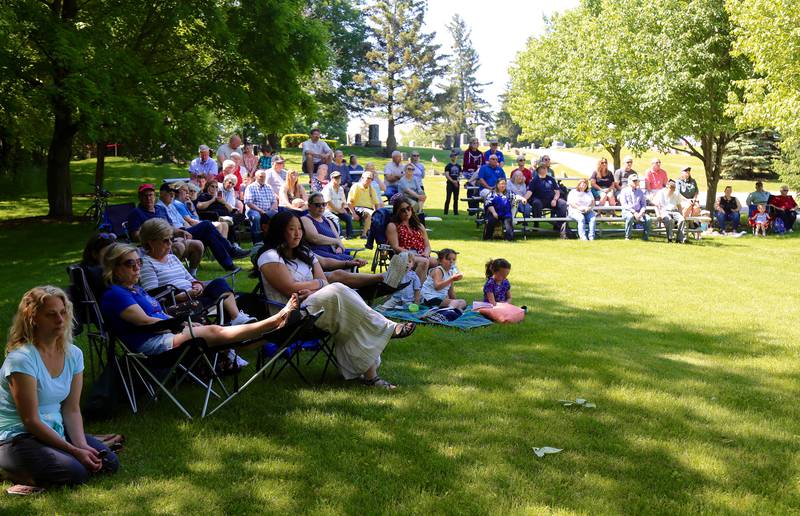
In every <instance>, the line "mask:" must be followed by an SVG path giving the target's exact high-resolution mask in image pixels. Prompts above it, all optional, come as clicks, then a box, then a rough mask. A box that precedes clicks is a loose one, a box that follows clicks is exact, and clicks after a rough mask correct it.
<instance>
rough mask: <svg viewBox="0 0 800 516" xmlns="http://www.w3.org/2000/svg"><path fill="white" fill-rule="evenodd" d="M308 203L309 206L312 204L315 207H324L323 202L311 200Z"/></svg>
mask: <svg viewBox="0 0 800 516" xmlns="http://www.w3.org/2000/svg"><path fill="white" fill-rule="evenodd" d="M310 204H311V206H313V207H315V208H324V207H325V203H324V202H312V203H310Z"/></svg>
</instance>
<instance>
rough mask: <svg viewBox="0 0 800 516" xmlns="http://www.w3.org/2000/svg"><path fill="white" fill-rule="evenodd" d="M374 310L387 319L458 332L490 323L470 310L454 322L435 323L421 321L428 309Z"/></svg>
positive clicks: (425, 320)
mask: <svg viewBox="0 0 800 516" xmlns="http://www.w3.org/2000/svg"><path fill="white" fill-rule="evenodd" d="M375 310H377V311H378V312H380V313H382V314H383V315H384V317H387V318H388V319H399V320H401V321H411V322H415V323H417V324H441V325H442V326H449V327H450V328H458V329H460V330H471V329H473V328H480V327H481V326H489V325H490V324H492V321H490V320H489V319H487V318H486V317H484V316H482V315H481V314H479V313H478V312H473V311H472V310H469V311H466V312H464V314H463V315H462V316H461V317H459V318H458V319H456V320H455V321H447V322H441V323H435V322H433V321H430V320H427V319H423V318H422V316H423V315H425V314H426V313H427V312H428V310H430V308H420V310H419V312H416V313H411V312H409V311H408V310H394V309H392V310H387V309H385V308H383V307H380V306H379V307H376V308H375Z"/></svg>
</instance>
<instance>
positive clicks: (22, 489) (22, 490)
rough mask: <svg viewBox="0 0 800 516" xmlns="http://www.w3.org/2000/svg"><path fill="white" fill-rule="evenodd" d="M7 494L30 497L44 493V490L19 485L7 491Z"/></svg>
mask: <svg viewBox="0 0 800 516" xmlns="http://www.w3.org/2000/svg"><path fill="white" fill-rule="evenodd" d="M6 493H8V494H10V495H19V496H29V495H36V494H41V493H44V488H43V487H35V486H24V485H22V484H17V485H13V486H11V487H9V488H8V489H6Z"/></svg>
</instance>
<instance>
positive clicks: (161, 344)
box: [100, 244, 299, 355]
mask: <svg viewBox="0 0 800 516" xmlns="http://www.w3.org/2000/svg"><path fill="white" fill-rule="evenodd" d="M141 269H142V259H141V258H139V253H138V251H137V250H136V248H135V247H133V246H132V245H128V244H112V245H110V246H108V247H107V248H106V250H105V252H104V253H103V279H104V280H105V282H106V285H108V290H106V291H105V293H104V294H103V298H102V301H101V302H100V308H101V310H102V312H103V316H104V317H105V318H106V320H107V322H108V324H109V326H110V328H111V331H112V332H113V333H114V334H115V335H116V336H117V337H118V338H119V339H120V340H121V341H122V342H123V343H124V344H125V346H127V347H128V349H130V350H131V351H135V352H139V353H144V354H145V355H158V354H160V353H164V352H165V351H169V350H170V349H172V348H177V347H178V346H180V345H182V344H183V343H185V342H186V341H188V340H190V339H192V338H194V337H199V338H202V339H204V340H205V341H206V344H207V345H208V346H209V347H222V346H226V345H229V344H234V343H236V342H241V341H243V340H248V339H254V338H257V337H260V336H261V335H263V334H265V333H267V332H269V331H272V330H274V329H277V328H280V327H282V326H283V325H284V324H285V323H286V321H287V319H288V316H289V312H291V311H292V310H297V309H298V307H299V303H298V301H297V298H296V296H293V297H291V298H288V299H287V301H286V306H284V307H283V308H282V309H281V310H280V311H278V313H276V314H275V315H273V316H272V317H270V318H268V319H264V320H263V321H258V322H254V323H250V324H242V325H239V326H218V325H208V326H195V327H193V328H192V332H191V333H190V332H189V329H188V328H184V330H183V331H182V332H180V333H178V334H174V335H173V334H172V333H169V332H167V331H164V332H144V331H140V330H138V329H137V326H147V325H149V324H153V323H157V322H160V321H163V320H165V319H169V318H170V317H169V316H168V315H167V314H165V313H164V311H163V309H162V308H161V305H160V304H159V303H158V301H156V300H155V299H153V298H152V297H151V296H149V295H148V294H147V292H145V290H144V289H143V288H142V287H140V286H139V275H140V273H141Z"/></svg>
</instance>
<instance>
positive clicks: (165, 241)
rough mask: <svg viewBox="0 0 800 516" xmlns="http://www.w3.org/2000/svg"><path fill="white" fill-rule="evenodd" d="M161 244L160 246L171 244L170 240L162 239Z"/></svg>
mask: <svg viewBox="0 0 800 516" xmlns="http://www.w3.org/2000/svg"><path fill="white" fill-rule="evenodd" d="M161 243H162V244H171V243H172V239H171V238H162V239H161ZM139 261H141V260H139Z"/></svg>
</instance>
